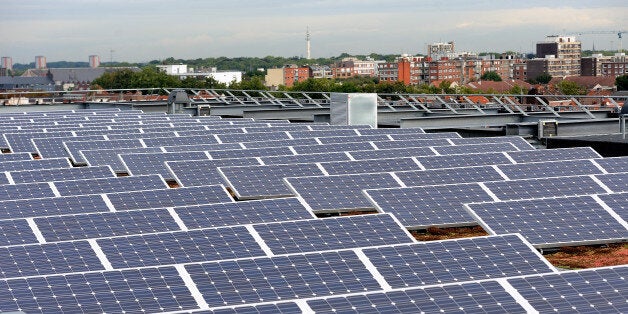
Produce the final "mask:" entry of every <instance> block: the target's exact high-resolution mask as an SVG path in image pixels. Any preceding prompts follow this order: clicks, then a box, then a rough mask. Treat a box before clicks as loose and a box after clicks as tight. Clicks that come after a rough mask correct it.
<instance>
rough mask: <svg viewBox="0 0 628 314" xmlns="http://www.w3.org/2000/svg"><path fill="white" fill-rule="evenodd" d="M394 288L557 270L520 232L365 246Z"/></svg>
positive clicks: (365, 252)
mask: <svg viewBox="0 0 628 314" xmlns="http://www.w3.org/2000/svg"><path fill="white" fill-rule="evenodd" d="M362 251H363V252H364V255H366V257H368V259H369V261H370V262H371V263H372V264H373V265H374V266H375V268H377V271H378V272H379V273H380V274H381V275H382V277H384V279H385V280H386V282H387V283H388V284H389V285H390V286H391V287H392V288H404V287H413V286H414V287H416V286H426V285H439V284H447V283H457V282H465V281H474V280H485V279H496V278H503V277H511V276H521V275H531V274H541V273H549V272H554V267H552V266H551V264H549V262H548V261H547V260H545V258H543V257H542V256H541V255H540V254H539V253H538V252H537V251H536V250H534V248H532V247H531V246H530V244H529V243H527V242H526V241H524V239H523V238H520V236H519V235H504V236H491V237H474V238H466V239H455V240H444V241H430V242H423V243H414V244H406V245H394V246H383V247H379V248H365V249H362Z"/></svg>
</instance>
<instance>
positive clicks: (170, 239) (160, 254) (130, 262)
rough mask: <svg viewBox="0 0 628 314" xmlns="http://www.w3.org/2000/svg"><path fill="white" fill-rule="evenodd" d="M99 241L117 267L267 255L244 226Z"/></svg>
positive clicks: (113, 264)
mask: <svg viewBox="0 0 628 314" xmlns="http://www.w3.org/2000/svg"><path fill="white" fill-rule="evenodd" d="M97 242H98V245H99V246H100V247H101V249H102V251H103V252H104V253H105V255H106V256H107V260H109V262H110V263H111V265H112V266H113V268H116V269H118V268H129V267H145V266H154V265H169V264H183V263H193V262H204V261H218V260H225V259H235V258H248V257H254V256H265V255H266V254H265V253H264V251H263V250H262V249H261V248H260V246H259V244H257V242H256V241H255V239H254V238H253V236H252V235H251V234H250V233H249V232H248V230H247V229H246V228H245V227H243V226H240V227H225V228H217V229H216V228H214V229H198V230H190V231H185V232H183V231H179V232H167V233H155V234H147V235H135V236H127V237H116V238H103V239H99V240H97Z"/></svg>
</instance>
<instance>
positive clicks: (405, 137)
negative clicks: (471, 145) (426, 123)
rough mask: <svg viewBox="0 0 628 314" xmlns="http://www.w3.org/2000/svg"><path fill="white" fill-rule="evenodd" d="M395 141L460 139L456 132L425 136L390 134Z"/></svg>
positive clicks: (426, 134)
mask: <svg viewBox="0 0 628 314" xmlns="http://www.w3.org/2000/svg"><path fill="white" fill-rule="evenodd" d="M390 137H392V138H393V139H394V140H396V141H407V140H419V139H437V138H442V139H447V138H452V139H453V138H461V137H460V134H458V133H456V132H439V133H425V134H403V133H400V134H390Z"/></svg>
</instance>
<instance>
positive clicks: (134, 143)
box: [63, 139, 145, 164]
mask: <svg viewBox="0 0 628 314" xmlns="http://www.w3.org/2000/svg"><path fill="white" fill-rule="evenodd" d="M63 145H64V146H65V149H66V150H67V151H68V153H69V155H70V158H71V159H72V160H73V161H74V162H75V163H77V164H84V163H86V162H87V161H86V160H85V159H83V158H82V156H81V154H80V153H79V152H80V151H82V150H96V149H112V148H140V147H145V146H144V145H143V144H142V142H141V141H140V140H138V139H135V140H112V141H108V140H104V141H78V142H72V141H70V142H64V144H63Z"/></svg>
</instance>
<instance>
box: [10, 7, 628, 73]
mask: <svg viewBox="0 0 628 314" xmlns="http://www.w3.org/2000/svg"><path fill="white" fill-rule="evenodd" d="M0 4H1V5H0V55H1V56H10V57H12V58H13V62H14V63H30V62H33V61H34V58H35V56H36V55H43V56H46V58H47V60H48V61H49V62H50V61H61V60H65V61H87V60H88V56H89V55H92V54H96V55H100V57H101V61H103V62H105V61H109V60H110V59H111V58H112V57H113V60H114V61H129V62H146V61H150V60H156V59H157V60H161V59H164V58H168V57H174V58H182V59H192V58H206V57H218V56H227V57H238V56H253V57H264V56H267V55H273V56H286V57H290V56H305V55H306V48H305V46H306V45H305V32H306V27H307V26H309V29H310V33H311V47H312V48H311V53H312V57H314V58H316V57H331V56H337V55H339V54H340V53H342V52H347V53H350V54H368V53H371V52H375V53H383V54H389V53H390V54H401V53H410V54H416V53H426V45H427V44H428V43H434V42H447V41H455V42H456V50H457V51H471V52H482V51H498V52H501V51H506V50H513V51H521V52H532V51H534V49H535V44H536V42H537V41H540V40H542V39H544V37H545V36H546V35H549V34H559V33H564V32H567V33H569V32H586V31H616V30H625V29H626V27H628V25H625V24H626V22H627V21H628V19H627V17H628V1H625V0H600V1H591V0H573V1H562V0H561V1H556V0H544V1H540V0H519V1H506V0H499V1H498V0H494V1H488V0H475V1H469V0H449V1H442V0H425V1H423V0H389V1H383V0H382V1H375V0H360V1H357V0H308V1H304V0H267V1H252V0H226V1H212V0H176V1H175V0H2V1H1V2H0ZM622 23H623V24H622ZM624 37H628V34H624ZM579 38H580V39H581V41H582V42H583V49H591V47H592V45H593V43H595V47H596V48H597V49H610V48H611V45H613V48H614V49H618V46H619V39H618V38H617V35H616V34H615V35H612V34H609V35H590V34H584V35H582V36H580V37H579ZM624 41H625V42H624V43H623V46H624V48H628V38H625V39H624ZM112 50H113V53H111V51H112Z"/></svg>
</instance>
